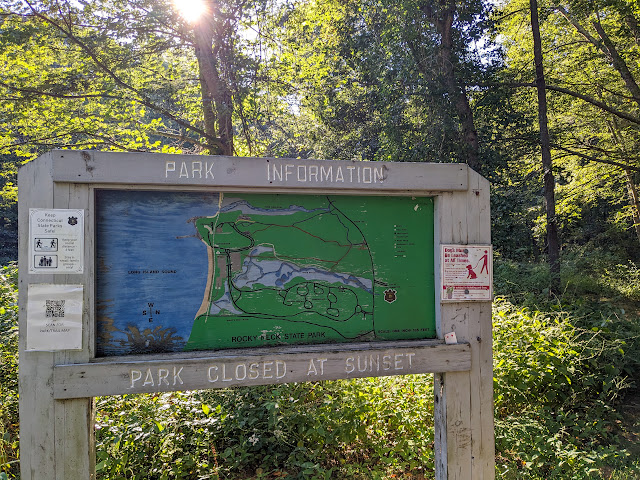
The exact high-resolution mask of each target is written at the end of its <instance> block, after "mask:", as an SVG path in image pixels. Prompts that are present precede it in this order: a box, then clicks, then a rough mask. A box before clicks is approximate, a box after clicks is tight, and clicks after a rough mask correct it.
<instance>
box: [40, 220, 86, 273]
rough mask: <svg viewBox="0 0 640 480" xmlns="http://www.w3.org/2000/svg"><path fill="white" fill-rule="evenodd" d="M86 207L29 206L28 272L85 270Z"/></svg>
mask: <svg viewBox="0 0 640 480" xmlns="http://www.w3.org/2000/svg"><path fill="white" fill-rule="evenodd" d="M83 270H84V210H70V209H60V208H58V209H43V208H30V209H29V273H65V274H67V273H82V272H83Z"/></svg>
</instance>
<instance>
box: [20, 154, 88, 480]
mask: <svg viewBox="0 0 640 480" xmlns="http://www.w3.org/2000/svg"><path fill="white" fill-rule="evenodd" d="M52 170H53V165H52V154H50V153H49V154H46V155H43V156H42V157H40V158H39V159H38V161H36V162H31V163H28V164H27V165H25V166H24V167H22V168H21V170H20V175H19V183H18V188H19V191H20V199H19V204H18V207H19V210H20V215H21V218H22V219H23V220H26V219H28V218H29V217H28V211H29V208H86V207H87V206H88V205H90V203H89V202H90V198H89V196H88V191H89V189H88V187H87V186H86V185H71V184H54V182H53V178H52V177H53V175H52V173H53V172H52ZM85 220H87V218H85ZM90 224H91V222H90V221H89V222H87V225H90ZM90 237H91V235H87V237H86V238H87V240H86V241H85V252H84V253H85V258H92V257H91V256H92V255H93V250H92V248H93V247H92V245H93V242H92V240H91V239H90ZM19 238H20V241H19V242H20V243H19V244H20V252H19V258H18V268H19V300H18V301H19V306H20V323H19V326H20V332H21V335H20V347H19V348H20V350H19V351H20V368H19V392H20V471H21V478H22V479H23V480H42V479H44V478H48V479H52V480H69V479H84V478H87V479H91V478H95V447H94V435H93V425H94V421H93V420H94V415H93V398H79V399H71V400H55V399H54V394H53V390H54V388H53V387H54V384H53V383H54V382H53V370H54V365H57V364H65V363H78V362H83V361H88V360H89V359H90V358H91V356H92V350H93V348H92V345H93V342H92V340H93V331H92V330H91V329H90V328H85V329H84V337H83V349H82V350H81V351H62V352H31V351H26V336H25V335H24V334H22V332H25V331H26V329H27V326H26V321H27V312H26V308H27V307H26V305H27V294H28V289H29V285H30V284H40V283H63V284H65V283H66V284H84V285H85V289H84V311H83V317H85V318H84V319H83V320H84V322H83V323H84V324H85V325H92V324H93V322H92V318H93V309H92V308H90V305H91V303H90V295H91V294H92V292H91V290H90V288H91V287H90V286H91V285H92V284H93V282H92V281H91V279H92V278H93V267H92V266H90V265H85V269H84V273H83V274H82V275H79V274H74V275H52V274H39V273H38V274H33V273H32V274H29V273H28V265H29V261H28V257H27V255H28V254H29V253H28V252H29V249H28V243H29V222H28V221H21V222H20V224H19Z"/></svg>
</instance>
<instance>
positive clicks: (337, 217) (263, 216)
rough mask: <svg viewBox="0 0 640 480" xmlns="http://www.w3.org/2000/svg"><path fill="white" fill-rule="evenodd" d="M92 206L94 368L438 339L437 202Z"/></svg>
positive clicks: (294, 199) (145, 199)
mask: <svg viewBox="0 0 640 480" xmlns="http://www.w3.org/2000/svg"><path fill="white" fill-rule="evenodd" d="M95 202H96V237H97V248H96V260H97V271H96V282H97V290H96V308H97V333H98V337H97V339H98V340H97V345H96V349H97V355H98V356H112V355H127V354H145V353H165V352H179V351H193V350H217V349H224V348H244V347H262V346H276V345H300V344H318V343H333V342H361V341H379V340H406V339H426V338H435V336H436V328H435V283H434V282H435V278H434V261H433V256H434V248H433V235H434V232H433V198H431V197H418V198H416V197H413V198H412V197H391V198H387V197H375V196H339V195H332V196H328V195H325V196H321V195H293V194H236V193H209V192H171V191H139V190H138V191H130V190H97V191H96V200H95Z"/></svg>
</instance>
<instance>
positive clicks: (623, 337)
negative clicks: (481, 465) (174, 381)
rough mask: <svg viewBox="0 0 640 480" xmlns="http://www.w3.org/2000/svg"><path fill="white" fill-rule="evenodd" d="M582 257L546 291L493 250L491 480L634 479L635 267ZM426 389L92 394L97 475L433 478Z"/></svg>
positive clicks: (415, 380)
mask: <svg viewBox="0 0 640 480" xmlns="http://www.w3.org/2000/svg"><path fill="white" fill-rule="evenodd" d="M590 255H591V254H590ZM590 255H587V254H585V253H584V252H582V253H578V254H573V255H567V256H565V264H564V265H563V272H564V274H563V286H564V291H563V292H562V294H561V295H558V296H552V295H549V293H548V292H547V291H545V289H544V285H545V284H546V281H547V279H548V277H547V275H548V274H547V272H546V269H545V268H544V267H543V266H539V265H529V264H514V263H509V262H505V261H499V262H496V268H495V271H496V279H495V280H496V281H495V283H496V291H497V292H499V293H501V294H502V296H501V297H500V298H498V299H497V300H496V302H495V305H494V315H493V321H494V365H495V368H494V377H495V378H494V392H495V427H496V428H495V432H496V476H497V478H504V479H523V480H524V479H530V480H537V479H540V480H542V479H549V478H554V479H556V478H557V479H561V480H562V479H589V478H595V479H607V480H631V479H636V480H637V479H640V462H638V460H637V458H639V456H640V448H638V447H636V446H634V444H633V443H632V442H629V441H625V440H624V437H625V436H626V437H627V438H637V437H633V436H632V435H630V432H629V431H628V429H629V428H633V427H634V425H630V424H629V422H628V419H625V418H624V417H623V415H622V414H621V410H620V405H621V402H623V401H624V398H625V395H626V394H628V393H629V392H633V391H634V390H635V389H637V388H638V372H639V371H640V368H639V367H640V365H639V362H640V344H639V338H640V322H639V321H638V320H639V316H638V311H639V310H640V309H639V308H638V306H639V305H640V282H638V281H637V280H639V279H640V270H639V269H638V267H637V266H636V265H635V264H632V263H628V264H624V265H619V264H617V263H615V262H611V261H603V260H602V259H601V258H600V257H599V256H597V255H596V254H592V255H591V256H590ZM592 257H594V258H592ZM596 260H597V261H596ZM585 265H587V266H588V267H587V266H585ZM15 276H16V268H15V265H11V266H8V267H4V268H3V269H2V275H1V277H0V279H1V282H0V289H1V292H0V293H1V303H0V353H1V355H2V356H1V357H0V358H2V368H1V369H0V388H1V390H0V419H1V423H0V425H1V426H0V428H1V429H2V430H0V480H4V479H13V478H19V474H18V463H17V455H18V451H19V450H18V448H19V443H18V413H17V328H16V325H17V305H16V298H17V292H16V278H15ZM432 402H433V393H432V377H431V376H430V375H413V376H400V377H388V378H378V379H361V380H354V381H336V382H322V383H304V384H289V385H280V386H270V387H246V388H237V389H231V390H211V391H200V392H179V393H171V394H161V395H160V394H159V395H124V396H120V397H102V398H98V399H96V406H97V414H96V440H97V473H98V478H99V479H104V480H106V479H109V480H118V479H222V478H224V479H264V480H267V479H269V480H273V479H363V480H364V479H367V480H369V479H390V478H403V479H415V480H419V479H427V478H433V462H434V459H433V447H434V437H433V403H432ZM639 417H640V415H639ZM635 428H636V430H635V434H636V435H637V434H640V420H638V419H636V424H635Z"/></svg>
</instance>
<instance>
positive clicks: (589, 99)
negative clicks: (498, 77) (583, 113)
mask: <svg viewBox="0 0 640 480" xmlns="http://www.w3.org/2000/svg"><path fill="white" fill-rule="evenodd" d="M476 86H477V87H485V88H486V87H488V88H490V87H511V88H519V87H527V88H535V87H536V84H535V83H525V82H504V83H483V84H476ZM545 88H546V89H547V90H551V91H554V92H558V93H564V94H566V95H569V96H571V97H575V98H579V99H580V100H583V101H585V102H587V103H590V104H591V105H593V106H595V107H598V108H599V109H601V110H604V111H605V112H608V113H610V114H612V115H615V116H616V117H619V118H622V119H624V120H627V121H629V122H631V123H635V124H637V125H640V117H636V116H635V115H631V114H629V113H626V112H621V111H620V110H617V109H615V108H613V107H610V106H609V105H607V104H606V103H604V102H601V101H600V100H596V99H595V98H593V97H590V96H589V95H584V94H582V93H579V92H574V91H573V90H569V89H568V88H564V87H559V86H557V85H549V84H547V85H546V86H545Z"/></svg>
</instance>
